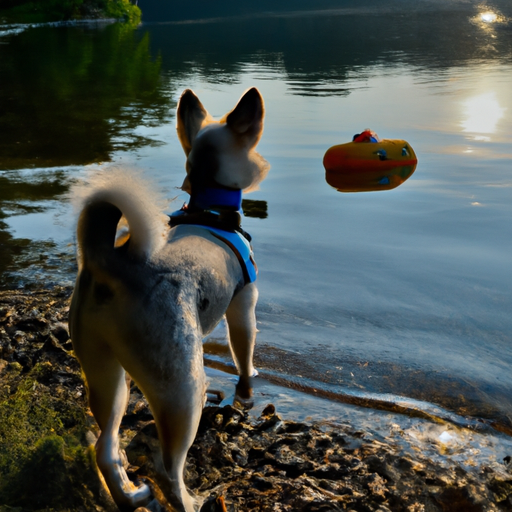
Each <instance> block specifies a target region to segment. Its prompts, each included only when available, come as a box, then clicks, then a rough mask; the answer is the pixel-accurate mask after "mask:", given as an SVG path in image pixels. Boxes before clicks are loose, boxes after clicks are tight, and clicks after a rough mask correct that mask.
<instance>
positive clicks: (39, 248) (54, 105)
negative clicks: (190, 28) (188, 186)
mask: <svg viewBox="0 0 512 512" xmlns="http://www.w3.org/2000/svg"><path fill="white" fill-rule="evenodd" d="M4 41H5V42H6V43H7V44H4V45H2V47H1V50H0V75H1V76H2V84H1V87H0V105H2V107H3V108H2V109H0V134H1V136H0V170H7V169H21V168H30V167H36V168H37V167H56V166H66V165H83V164H89V163H93V162H100V161H105V160H109V158H110V154H111V152H112V151H114V150H117V149H125V148H130V147H133V146H140V145H144V144H148V143H153V142H154V141H151V140H149V139H146V138H144V137H142V136H140V135H137V134H136V133H135V129H136V128H138V127H140V126H152V125H157V124H162V123H163V122H166V121H168V120H169V117H170V107H171V106H172V101H171V100H170V94H169V91H168V90H165V89H164V88H163V86H162V82H161V78H160V76H161V75H160V58H153V57H152V56H151V54H150V51H149V34H147V33H145V34H141V33H139V32H138V31H137V30H135V29H134V28H133V27H130V26H129V25H123V24H113V25H109V26H105V27H103V28H101V29H97V28H96V29H92V28H84V27H81V28H77V27H60V28H55V27H53V28H52V27H40V28H35V29H28V30H26V31H25V32H23V33H21V34H18V35H17V36H12V37H10V38H9V39H4ZM68 174H69V173H65V172H59V171H57V172H48V171H44V172H38V171H35V172H33V173H30V174H26V173H23V174H19V175H18V173H12V172H10V173H4V174H3V175H2V174H0V280H1V282H0V286H6V285H8V284H11V285H12V284H13V282H12V279H10V278H9V276H8V275H7V273H8V272H9V271H11V270H13V269H14V270H18V269H20V268H22V267H27V268H28V267H30V265H32V264H33V263H34V262H36V263H37V264H38V265H39V267H40V268H39V271H41V268H43V272H44V268H47V267H48V265H49V263H48V261H49V259H51V258H52V257H54V255H53V256H52V252H55V247H54V245H55V244H53V243H52V242H34V241H31V240H25V239H18V238H14V237H13V236H12V235H11V234H10V233H9V232H8V231H7V224H6V222H5V220H4V221H2V219H6V218H7V217H8V216H12V215H16V214H23V213H25V214H26V213H36V212H41V211H44V210H45V209H46V206H45V205H44V202H45V201H49V200H52V199H55V198H57V197H59V196H61V195H62V194H63V193H65V192H66V191H67V189H68V185H69V181H70V177H69V176H68ZM67 264H69V265H71V264H72V263H71V262H68V263H66V265H67Z"/></svg>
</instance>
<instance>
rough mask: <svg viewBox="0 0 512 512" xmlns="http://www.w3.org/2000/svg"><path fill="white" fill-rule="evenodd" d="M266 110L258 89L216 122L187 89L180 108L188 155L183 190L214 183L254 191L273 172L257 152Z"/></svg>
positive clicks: (181, 131)
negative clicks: (256, 148) (270, 171)
mask: <svg viewBox="0 0 512 512" xmlns="http://www.w3.org/2000/svg"><path fill="white" fill-rule="evenodd" d="M264 115H265V107H264V105H263V98H262V97H261V95H260V93H259V91H258V89H256V88H255V87H253V88H252V89H249V90H248V91H247V92H246V93H245V94H244V95H243V96H242V97H241V98H240V100H239V102H238V104H237V105H236V107H235V108H234V109H233V110H232V111H231V112H229V113H228V114H226V115H225V116H224V117H223V118H222V119H220V121H215V120H214V119H213V118H212V117H211V116H210V114H208V112H207V111H206V109H205V108H204V107H203V105H202V103H201V102H200V101H199V98H198V97H197V96H196V95H195V94H194V93H193V92H192V91H191V90H190V89H187V90H186V91H184V92H183V94H182V95H181V98H180V101H179V104H178V112H177V118H178V126H177V129H178V137H179V139H180V142H181V145H182V147H183V150H184V151H185V154H186V155H187V164H186V169H187V177H186V178H185V181H184V182H183V185H182V189H183V190H185V191H186V192H189V193H190V192H191V189H192V188H193V187H194V186H205V185H208V184H210V183H211V182H216V183H219V184H220V185H224V186H226V187H230V188H235V189H242V190H244V191H246V192H248V191H250V190H255V189H256V188H257V186H258V184H259V183H260V182H261V181H262V180H263V179H264V178H265V176H266V175H267V173H268V170H269V168H270V165H269V164H268V162H267V161H266V160H265V159H264V158H263V157H262V156H261V155H259V154H258V153H257V152H256V151H255V150H254V148H255V147H256V144H258V141H259V140H260V137H261V134H262V132H263V117H264Z"/></svg>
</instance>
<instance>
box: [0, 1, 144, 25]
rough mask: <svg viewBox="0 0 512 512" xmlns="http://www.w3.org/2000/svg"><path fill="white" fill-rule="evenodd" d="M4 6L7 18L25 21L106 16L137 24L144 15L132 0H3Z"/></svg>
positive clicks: (4, 14) (3, 13)
mask: <svg viewBox="0 0 512 512" xmlns="http://www.w3.org/2000/svg"><path fill="white" fill-rule="evenodd" d="M2 7H3V8H4V9H7V10H6V11H2V15H3V16H5V17H7V19H9V20H11V21H16V22H25V23H35V22H43V21H61V20H70V19H82V18H99V17H103V18H105V17H107V18H116V19H124V20H126V21H129V22H130V23H134V24H137V23H139V22H140V15H141V13H140V9H139V8H138V7H137V6H136V5H132V4H131V3H130V0H24V1H23V0H22V1H12V0H11V1H9V0H7V1H5V0H4V2H3V3H2Z"/></svg>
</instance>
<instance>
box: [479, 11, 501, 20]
mask: <svg viewBox="0 0 512 512" xmlns="http://www.w3.org/2000/svg"><path fill="white" fill-rule="evenodd" d="M480 19H481V20H482V21H483V22H485V23H494V22H496V21H497V20H498V15H497V14H496V13H495V12H492V11H487V12H482V13H480Z"/></svg>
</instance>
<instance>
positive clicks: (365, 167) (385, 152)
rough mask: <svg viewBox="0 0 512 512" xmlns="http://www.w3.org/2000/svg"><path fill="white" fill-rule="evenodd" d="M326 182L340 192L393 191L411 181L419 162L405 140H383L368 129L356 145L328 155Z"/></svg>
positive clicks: (341, 146)
mask: <svg viewBox="0 0 512 512" xmlns="http://www.w3.org/2000/svg"><path fill="white" fill-rule="evenodd" d="M323 163H324V167H325V180H326V181H327V183H328V184H329V185H331V186H332V187H334V188H336V189H337V190H339V191H340V192H369V191H373V190H391V189H393V188H396V187H398V186H399V185H401V184H402V183H403V182H404V181H405V180H407V179H408V178H409V177H410V176H411V175H412V173H413V172H414V171H415V169H416V165H417V163H418V159H417V158H416V154H415V153H414V150H413V149H412V147H411V145H410V144H409V143H408V142H406V141H405V140H392V139H383V140H381V139H379V137H378V136H377V134H376V133H374V132H372V131H371V130H365V131H364V132H362V133H359V134H357V135H354V139H353V140H352V142H348V143H346V144H338V145H337V146H332V147H330V148H329V149H328V150H327V151H326V153H325V155H324V161H323Z"/></svg>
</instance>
